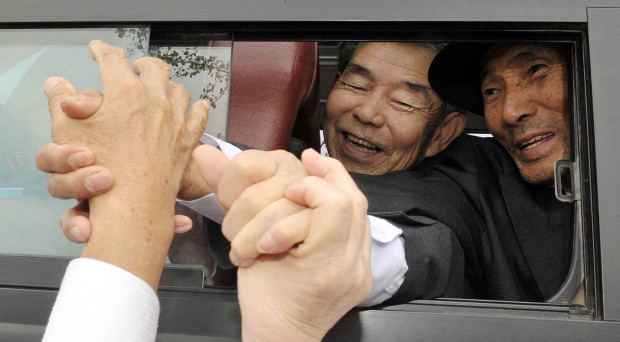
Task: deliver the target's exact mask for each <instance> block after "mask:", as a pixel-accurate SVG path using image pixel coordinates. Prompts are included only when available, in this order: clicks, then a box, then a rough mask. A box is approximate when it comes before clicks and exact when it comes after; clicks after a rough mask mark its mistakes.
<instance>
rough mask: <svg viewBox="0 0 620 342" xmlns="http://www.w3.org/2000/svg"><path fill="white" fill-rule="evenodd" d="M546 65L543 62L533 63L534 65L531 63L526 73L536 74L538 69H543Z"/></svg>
mask: <svg viewBox="0 0 620 342" xmlns="http://www.w3.org/2000/svg"><path fill="white" fill-rule="evenodd" d="M546 67H547V66H546V65H545V64H534V65H532V66H531V67H530V68H529V69H528V71H527V73H528V75H530V76H532V75H534V74H536V73H537V72H538V71H540V70H542V69H544V68H546Z"/></svg>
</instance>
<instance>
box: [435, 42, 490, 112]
mask: <svg viewBox="0 0 620 342" xmlns="http://www.w3.org/2000/svg"><path fill="white" fill-rule="evenodd" d="M493 45H494V43H451V44H449V45H448V46H446V47H445V48H444V49H443V50H441V52H439V54H437V56H435V59H433V62H432V63H431V66H430V68H429V70H428V81H429V83H430V85H431V88H433V90H434V91H435V92H436V93H437V94H439V96H441V98H442V99H444V101H447V102H450V103H452V104H454V105H457V106H459V107H462V108H463V109H466V110H468V111H470V112H472V113H474V114H478V115H484V104H483V102H482V95H481V93H480V81H481V80H480V67H481V63H482V57H483V56H484V52H485V51H486V50H487V49H488V48H490V47H491V46H493Z"/></svg>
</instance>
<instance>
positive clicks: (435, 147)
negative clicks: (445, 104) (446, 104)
mask: <svg viewBox="0 0 620 342" xmlns="http://www.w3.org/2000/svg"><path fill="white" fill-rule="evenodd" d="M465 122H466V119H465V114H463V113H461V112H451V113H448V115H446V117H445V119H444V120H443V122H442V123H441V125H439V127H437V128H436V129H435V134H434V135H433V138H432V139H431V143H430V144H429V145H428V148H427V149H426V153H425V157H426V158H428V157H432V156H434V155H436V154H437V153H439V152H441V151H443V150H444V149H445V148H446V147H448V145H450V143H451V142H452V140H454V139H456V137H458V136H459V135H461V133H463V130H464V129H465Z"/></svg>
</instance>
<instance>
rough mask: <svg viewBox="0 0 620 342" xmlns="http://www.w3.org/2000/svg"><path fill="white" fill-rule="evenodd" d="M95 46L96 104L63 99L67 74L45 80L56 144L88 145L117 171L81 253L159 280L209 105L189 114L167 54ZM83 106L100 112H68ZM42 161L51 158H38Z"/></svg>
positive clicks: (70, 90)
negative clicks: (131, 59) (131, 57)
mask: <svg viewBox="0 0 620 342" xmlns="http://www.w3.org/2000/svg"><path fill="white" fill-rule="evenodd" d="M89 52H90V54H91V56H92V57H93V59H94V60H95V61H96V62H97V63H98V65H99V69H100V73H101V81H102V100H101V101H100V103H99V104H98V105H97V106H92V107H91V108H89V107H88V106H87V105H81V106H79V105H78V106H76V107H71V105H68V104H67V102H64V101H63V99H65V98H66V97H67V96H74V95H76V91H75V88H74V87H73V85H72V84H71V83H70V82H69V81H67V80H65V79H63V78H60V77H51V78H49V79H48V80H47V81H46V82H45V84H44V90H45V93H46V95H47V97H48V100H49V110H50V114H51V116H52V139H53V143H55V144H58V145H66V144H72V145H74V146H85V147H88V149H89V150H90V151H92V153H93V156H94V157H95V159H96V164H97V165H98V166H100V167H104V168H106V170H108V171H109V172H110V174H114V187H113V188H112V190H110V191H108V192H106V193H104V194H101V195H99V196H96V197H94V198H92V199H90V201H89V210H90V213H91V215H90V223H91V226H92V234H91V236H90V239H89V244H88V245H87V246H86V247H85V249H84V251H83V254H82V255H83V256H87V257H93V258H96V259H99V260H102V261H106V262H109V263H111V264H115V265H117V266H120V267H121V268H125V269H127V270H128V271H130V272H132V273H134V274H136V275H138V276H139V277H141V278H143V279H145V280H146V281H147V282H148V283H149V284H150V285H151V286H153V287H156V285H157V282H158V280H159V273H161V266H163V261H164V260H165V255H166V251H167V248H168V246H169V242H170V239H171V235H172V231H171V229H170V227H171V226H172V225H173V210H174V198H175V197H176V194H177V193H178V191H179V187H180V182H181V179H182V176H183V174H184V172H185V166H186V165H187V163H188V160H189V158H190V156H191V151H192V150H193V149H194V147H195V145H196V142H197V140H198V137H199V136H200V134H202V131H203V129H204V126H205V124H206V119H207V112H208V104H206V103H204V102H202V101H199V102H197V103H196V104H194V106H193V107H192V109H191V111H190V114H189V115H188V116H187V117H186V112H187V108H188V105H189V101H190V96H189V92H188V91H187V89H185V87H184V86H182V85H180V84H176V83H173V82H170V80H169V77H170V75H169V69H168V68H169V67H168V65H167V64H165V63H164V62H163V61H161V60H158V59H155V58H149V57H145V58H141V59H139V60H137V61H136V62H135V63H134V65H133V68H131V67H130V66H129V64H128V63H127V59H126V57H125V55H124V52H123V50H121V49H119V48H115V47H112V46H110V45H107V44H105V43H103V42H100V41H93V42H91V43H90V44H89ZM78 109H79V110H78ZM80 110H83V112H87V111H93V110H94V113H92V115H90V116H87V117H84V118H82V119H80V120H76V119H75V118H71V117H69V116H67V112H68V113H72V114H74V115H75V113H76V111H77V112H79V111H80ZM41 161H43V163H45V162H46V158H39V157H37V163H38V164H41ZM47 161H49V159H47ZM59 164H60V166H61V167H65V169H66V168H67V166H68V167H69V168H71V167H73V166H72V165H71V163H67V164H66V165H63V163H62V162H60V163H59ZM112 213H114V215H112ZM98 227H101V228H98ZM125 228H127V229H125ZM160 238H161V239H160ZM142 247H146V248H142ZM162 250H163V253H159V251H162ZM160 254H161V255H160ZM151 271H152V272H153V273H150V274H148V273H149V272H151Z"/></svg>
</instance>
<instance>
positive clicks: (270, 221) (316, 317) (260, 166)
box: [194, 146, 372, 341]
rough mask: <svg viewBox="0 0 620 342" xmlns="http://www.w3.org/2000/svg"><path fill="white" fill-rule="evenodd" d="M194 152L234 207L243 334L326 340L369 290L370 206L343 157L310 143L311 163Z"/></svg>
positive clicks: (307, 157) (230, 233)
mask: <svg viewBox="0 0 620 342" xmlns="http://www.w3.org/2000/svg"><path fill="white" fill-rule="evenodd" d="M194 155H195V157H194V158H195V159H196V160H198V161H199V163H198V166H200V167H201V169H202V171H203V176H204V177H205V179H206V181H207V182H210V183H212V184H217V185H216V188H217V191H216V194H217V196H218V199H219V200H220V202H221V204H222V206H223V207H224V209H225V210H227V214H226V218H225V219H224V225H223V230H224V233H225V235H226V236H227V238H228V239H229V240H231V246H232V251H231V260H232V261H233V262H234V263H235V264H237V265H239V266H240V267H239V269H238V284H237V286H238V291H239V302H240V304H241V311H242V316H243V322H244V324H243V336H244V339H252V338H257V339H258V340H260V338H263V339H268V340H273V339H277V340H282V341H293V340H295V341H299V340H305V339H309V340H319V339H321V338H322V337H323V336H324V335H325V334H326V333H327V331H328V330H329V329H330V328H331V327H332V326H333V325H334V324H335V323H336V322H337V321H338V320H339V319H340V318H341V317H342V316H343V315H344V314H345V313H346V312H347V311H349V310H350V309H351V308H353V307H354V306H356V305H357V304H359V303H361V302H362V301H363V299H365V298H366V296H367V295H368V293H369V292H370V289H371V286H372V280H371V273H370V249H371V238H370V228H369V223H368V218H367V216H366V212H367V206H368V204H367V201H366V198H365V196H364V195H363V194H362V193H361V192H360V190H359V189H358V188H357V186H356V185H355V183H354V182H353V180H352V179H351V177H350V176H349V174H348V172H347V171H346V170H345V169H344V167H343V166H342V164H341V163H340V162H338V161H337V160H335V159H331V158H327V157H321V156H319V155H318V154H317V153H316V152H314V151H312V150H307V151H305V152H304V153H303V154H302V162H303V164H302V162H300V161H299V160H297V159H296V158H295V157H294V156H292V155H290V154H287V153H286V152H283V151H273V152H264V151H245V152H243V153H242V154H240V155H239V156H238V157H236V158H235V159H233V160H231V161H226V160H223V159H221V158H222V157H221V156H220V155H219V154H218V151H217V150H216V149H214V148H212V147H209V146H201V147H199V148H197V149H196V150H195V151H194ZM220 189H221V190H220ZM282 326H287V327H290V328H291V329H288V330H286V333H287V334H290V333H292V334H291V335H282V334H281V332H284V331H283V329H281V328H282Z"/></svg>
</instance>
